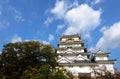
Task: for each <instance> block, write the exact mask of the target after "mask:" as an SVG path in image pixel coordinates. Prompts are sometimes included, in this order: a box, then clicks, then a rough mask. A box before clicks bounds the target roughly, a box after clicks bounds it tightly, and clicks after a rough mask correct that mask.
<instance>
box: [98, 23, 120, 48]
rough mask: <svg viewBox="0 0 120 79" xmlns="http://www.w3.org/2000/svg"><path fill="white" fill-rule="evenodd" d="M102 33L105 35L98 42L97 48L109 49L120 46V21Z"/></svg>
mask: <svg viewBox="0 0 120 79" xmlns="http://www.w3.org/2000/svg"><path fill="white" fill-rule="evenodd" d="M103 28H105V27H103ZM103 28H102V29H103ZM102 33H103V36H102V37H101V38H100V39H99V41H98V42H97V45H96V48H101V49H104V50H107V49H111V48H112V49H114V48H117V47H120V22H117V23H114V24H113V25H112V26H110V27H107V29H104V30H103V31H102Z"/></svg>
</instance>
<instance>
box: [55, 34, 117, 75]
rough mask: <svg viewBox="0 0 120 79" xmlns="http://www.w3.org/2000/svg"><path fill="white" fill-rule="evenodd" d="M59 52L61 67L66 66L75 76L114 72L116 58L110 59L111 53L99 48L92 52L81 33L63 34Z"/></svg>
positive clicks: (59, 43)
mask: <svg viewBox="0 0 120 79" xmlns="http://www.w3.org/2000/svg"><path fill="white" fill-rule="evenodd" d="M57 54H58V60H57V62H58V64H59V68H65V69H66V70H68V71H70V72H71V73H72V74H73V75H74V76H79V77H80V76H91V77H95V76H99V74H102V75H105V73H106V72H110V73H111V74H114V66H113V65H114V63H115V61H116V60H109V59H108V57H109V55H110V53H109V52H108V53H106V52H103V51H101V50H98V51H97V52H96V53H92V54H91V53H90V52H88V51H87V47H86V46H85V45H84V41H83V40H81V35H79V34H74V35H63V36H61V37H60V41H59V42H58V48H57ZM90 55H91V57H90Z"/></svg>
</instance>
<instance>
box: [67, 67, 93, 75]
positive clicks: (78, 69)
mask: <svg viewBox="0 0 120 79" xmlns="http://www.w3.org/2000/svg"><path fill="white" fill-rule="evenodd" d="M65 68H66V69H67V70H69V71H70V72H72V74H73V75H75V76H78V73H91V72H92V71H91V70H90V67H89V66H80V67H79V66H74V67H65Z"/></svg>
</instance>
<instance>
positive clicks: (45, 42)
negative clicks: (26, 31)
mask: <svg viewBox="0 0 120 79" xmlns="http://www.w3.org/2000/svg"><path fill="white" fill-rule="evenodd" d="M25 41H31V40H25ZM32 41H39V42H42V43H43V44H50V42H48V41H45V40H36V39H34V40H32Z"/></svg>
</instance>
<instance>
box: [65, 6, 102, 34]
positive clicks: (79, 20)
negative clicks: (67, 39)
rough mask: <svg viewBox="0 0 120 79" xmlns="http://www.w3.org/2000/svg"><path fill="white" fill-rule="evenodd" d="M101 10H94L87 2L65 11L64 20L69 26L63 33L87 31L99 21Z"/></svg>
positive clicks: (93, 27)
mask: <svg viewBox="0 0 120 79" xmlns="http://www.w3.org/2000/svg"><path fill="white" fill-rule="evenodd" d="M100 16H101V10H94V9H92V8H91V7H90V6H88V5H87V4H82V5H80V6H78V7H76V8H72V9H71V10H69V11H67V12H66V15H65V20H66V21H67V22H68V24H69V27H68V28H67V29H66V30H65V32H64V33H65V34H74V33H83V34H84V33H89V32H90V31H91V30H93V29H95V28H96V27H97V26H98V25H99V24H100V22H101V19H100Z"/></svg>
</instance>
